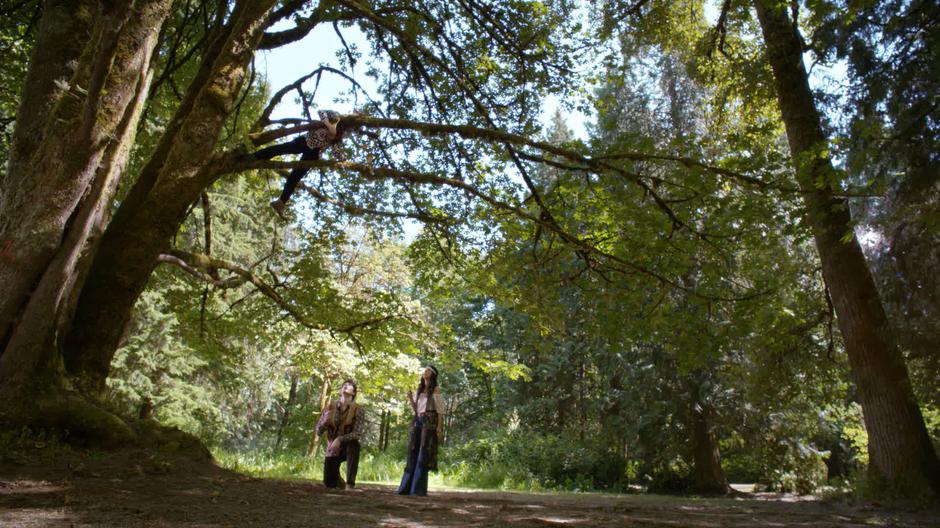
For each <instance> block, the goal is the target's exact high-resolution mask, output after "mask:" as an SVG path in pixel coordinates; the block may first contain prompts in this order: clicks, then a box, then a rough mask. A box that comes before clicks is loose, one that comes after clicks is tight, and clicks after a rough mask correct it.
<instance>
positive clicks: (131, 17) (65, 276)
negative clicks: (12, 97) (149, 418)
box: [0, 0, 171, 387]
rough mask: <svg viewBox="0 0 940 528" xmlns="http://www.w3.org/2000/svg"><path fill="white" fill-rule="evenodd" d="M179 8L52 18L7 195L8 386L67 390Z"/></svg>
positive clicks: (138, 7) (85, 11) (3, 281)
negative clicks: (104, 248) (61, 346)
mask: <svg viewBox="0 0 940 528" xmlns="http://www.w3.org/2000/svg"><path fill="white" fill-rule="evenodd" d="M170 4H171V2H170V0H146V1H144V0H142V1H138V2H136V3H133V5H132V3H131V2H115V3H109V4H107V5H104V4H101V5H99V4H98V3H97V2H67V3H62V4H58V3H56V2H50V3H49V4H48V6H47V8H46V11H45V12H44V16H43V19H42V22H41V25H40V32H39V35H38V37H37V44H36V46H35V50H36V53H35V54H34V56H33V60H32V62H31V65H30V71H29V79H28V80H27V83H26V87H25V93H24V95H23V97H22V104H21V106H20V108H19V111H18V114H17V126H16V132H15V141H14V147H13V149H12V153H11V160H10V169H11V170H10V171H9V173H8V175H7V177H6V178H5V180H4V182H3V186H2V192H0V200H2V204H3V206H2V210H3V216H2V219H0V237H2V239H3V240H8V241H11V244H10V247H11V248H12V249H13V251H12V252H11V255H10V256H9V257H8V260H9V262H6V263H5V264H6V265H4V266H3V267H0V299H2V300H0V313H2V316H0V343H2V349H0V350H2V356H0V381H2V383H3V385H4V386H33V387H35V386H51V385H55V384H58V383H61V382H62V379H61V378H62V377H63V374H64V372H63V370H62V359H61V355H60V354H59V353H58V346H57V345H58V338H59V337H60V332H59V330H60V329H61V327H62V326H63V325H65V324H67V320H68V319H69V317H70V314H71V311H72V303H73V302H74V299H75V296H74V295H73V292H74V290H75V289H76V288H78V287H80V282H81V280H80V279H81V277H82V276H83V275H84V272H85V270H86V269H87V267H88V265H89V262H90V260H89V259H88V258H87V256H88V255H89V254H90V253H92V252H93V251H94V245H95V241H96V235H97V234H99V233H100V230H101V227H102V225H103V224H104V222H105V221H106V218H107V213H108V206H109V204H110V201H111V199H112V198H113V195H114V191H115V189H116V182H117V181H118V179H119V178H120V175H121V174H122V172H123V170H124V167H125V165H126V162H127V159H128V153H129V149H130V146H131V145H132V144H133V142H134V135H135V131H136V128H137V122H138V120H139V118H140V114H141V111H142V108H143V102H144V101H145V100H146V97H147V93H148V89H149V84H150V79H151V77H152V71H153V70H152V68H151V58H152V55H153V51H154V48H155V46H156V41H157V36H158V34H159V31H160V27H161V25H162V23H163V21H164V20H165V19H166V17H167V15H168V13H169V8H170ZM46 46H49V47H50V48H51V49H47V48H46ZM73 50H79V52H78V54H77V55H76V54H75V52H74V51H73ZM37 94H38V95H37ZM39 123H42V124H43V126H41V127H40V126H37V124H39Z"/></svg>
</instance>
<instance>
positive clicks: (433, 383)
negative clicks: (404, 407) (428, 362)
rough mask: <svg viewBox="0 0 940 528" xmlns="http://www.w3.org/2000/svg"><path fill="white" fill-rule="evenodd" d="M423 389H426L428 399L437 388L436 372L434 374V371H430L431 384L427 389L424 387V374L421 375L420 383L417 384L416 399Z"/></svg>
mask: <svg viewBox="0 0 940 528" xmlns="http://www.w3.org/2000/svg"><path fill="white" fill-rule="evenodd" d="M425 388H427V391H428V397H429V398H430V397H431V395H432V394H434V389H436V388H437V372H434V369H431V383H430V384H429V385H428V386H427V387H425V386H424V373H422V374H421V383H418V392H417V393H416V394H415V398H416V399H417V397H418V394H421V393H422V392H424V390H425Z"/></svg>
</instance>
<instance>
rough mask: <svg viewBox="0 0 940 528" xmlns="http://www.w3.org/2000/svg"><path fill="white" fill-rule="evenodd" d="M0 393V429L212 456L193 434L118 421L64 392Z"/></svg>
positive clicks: (143, 422) (79, 441)
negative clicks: (24, 430)
mask: <svg viewBox="0 0 940 528" xmlns="http://www.w3.org/2000/svg"><path fill="white" fill-rule="evenodd" d="M11 392H12V391H11V390H0V401H2V402H3V404H2V405H0V428H3V429H7V430H17V429H28V430H31V431H34V432H36V433H39V432H42V433H45V434H47V435H52V436H55V437H58V438H60V439H61V440H62V441H63V442H65V443H68V444H71V445H74V446H80V447H88V448H97V449H118V448H126V447H141V448H152V449H158V450H161V451H164V452H172V453H180V454H184V455H190V456H193V457H194V458H198V459H205V460H209V459H211V458H212V456H211V454H210V453H209V450H208V449H207V448H206V447H205V445H203V443H202V441H200V440H199V439H198V438H196V437H195V436H193V435H190V434H188V433H185V432H183V431H180V430H179V429H176V428H172V427H165V426H162V425H160V424H158V423H156V422H154V421H152V420H140V419H134V418H124V417H121V416H119V415H118V414H116V413H114V412H113V411H111V410H108V409H106V408H105V407H103V406H101V405H98V404H97V403H95V402H93V401H91V400H89V399H87V398H84V397H82V396H80V395H79V394H77V393H74V392H69V391H52V392H47V393H33V394H29V395H24V394H22V393H20V392H17V393H16V394H15V395H13V394H11Z"/></svg>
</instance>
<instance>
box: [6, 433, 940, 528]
mask: <svg viewBox="0 0 940 528" xmlns="http://www.w3.org/2000/svg"><path fill="white" fill-rule="evenodd" d="M0 526H4V527H7V526H11V527H12V526H15V527H60V526H61V527H76V528H77V527H87V526H96V527H97V526H115V527H117V526H120V527H164V526H167V527H168V526H181V527H200V528H202V527H207V528H208V527H223V526H261V527H264V528H276V527H286V526H297V527H301V526H303V527H336V526H343V527H355V526H376V527H405V526H408V527H458V526H459V527H474V526H513V527H544V526H610V527H614V526H616V527H624V526H629V527H666V526H669V527H745V526H747V527H752V526H807V527H809V526H812V527H862V526H865V527H870V526H895V527H924V528H926V527H936V526H940V509H919V510H913V509H912V510H902V509H897V508H887V507H880V506H873V505H862V504H854V505H853V504H844V503H827V502H817V501H793V500H790V501H786V500H780V499H779V498H767V497H763V498H735V499H699V498H688V497H667V496H654V495H601V494H531V493H504V492H458V491H447V492H435V491H434V490H432V496H430V497H426V498H416V497H399V496H398V495H395V494H394V490H392V489H391V488H388V487H382V486H363V487H362V488H361V489H360V490H357V491H334V490H327V489H326V488H323V487H322V486H321V485H320V484H319V483H315V482H307V481H283V480H269V479H263V480H262V479H256V478H251V477H246V476H243V475H240V474H237V473H233V472H231V471H228V470H225V469H221V468H218V467H216V466H215V465H214V464H212V463H211V462H206V461H203V460H193V459H190V458H184V457H180V456H172V455H168V454H163V453H160V454H154V453H152V452H142V451H122V452H118V453H110V454H102V453H85V454H74V453H71V454H69V455H67V456H62V457H47V458H45V459H44V460H42V461H41V463H40V462H31V463H16V464H14V463H9V462H7V463H4V464H2V465H0Z"/></svg>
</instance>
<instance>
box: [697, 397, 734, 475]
mask: <svg viewBox="0 0 940 528" xmlns="http://www.w3.org/2000/svg"><path fill="white" fill-rule="evenodd" d="M695 400H696V399H695V398H693V402H692V405H690V409H689V410H690V413H691V415H692V450H693V452H692V454H693V459H694V461H695V465H694V467H693V469H692V487H693V489H694V490H695V491H697V492H699V493H719V494H725V493H728V491H730V489H731V488H730V486H728V479H727V478H726V477H725V472H724V470H722V469H721V456H720V455H719V453H718V439H717V438H716V437H715V433H714V432H713V431H712V430H711V423H710V420H709V418H710V416H711V415H712V412H713V410H712V408H711V406H710V405H708V404H707V403H703V402H699V401H695Z"/></svg>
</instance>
